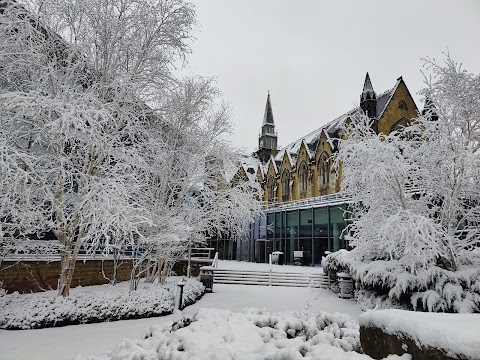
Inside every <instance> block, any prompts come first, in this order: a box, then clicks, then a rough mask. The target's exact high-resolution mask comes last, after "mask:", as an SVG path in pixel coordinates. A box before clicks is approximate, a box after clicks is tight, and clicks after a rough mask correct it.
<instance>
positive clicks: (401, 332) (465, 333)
mask: <svg viewBox="0 0 480 360" xmlns="http://www.w3.org/2000/svg"><path fill="white" fill-rule="evenodd" d="M358 322H359V324H360V342H361V344H362V348H363V351H364V353H365V354H367V355H369V356H371V357H372V358H374V359H383V358H386V357H387V356H388V355H390V354H396V355H399V356H401V355H402V354H404V353H408V354H410V355H412V359H413V360H453V359H463V360H466V359H469V360H478V359H480V337H479V334H480V314H469V313H465V314H454V313H427V312H415V311H406V310H397V309H385V310H370V311H366V312H364V313H363V314H362V315H360V317H359V319H358Z"/></svg>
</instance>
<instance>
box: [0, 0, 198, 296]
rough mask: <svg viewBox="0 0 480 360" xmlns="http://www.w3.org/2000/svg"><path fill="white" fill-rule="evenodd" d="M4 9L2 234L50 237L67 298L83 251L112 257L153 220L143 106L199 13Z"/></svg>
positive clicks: (148, 8) (137, 4) (102, 4)
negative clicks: (146, 196)
mask: <svg viewBox="0 0 480 360" xmlns="http://www.w3.org/2000/svg"><path fill="white" fill-rule="evenodd" d="M2 5H4V8H3V11H2V13H1V14H0V68H1V69H2V71H1V75H0V76H1V85H2V86H1V88H0V119H1V123H0V149H1V150H0V151H1V158H0V162H1V172H0V190H1V192H0V196H1V199H0V209H1V211H0V221H1V234H0V236H1V238H2V239H3V238H5V237H12V236H15V237H18V236H21V235H30V234H38V235H41V234H43V233H46V232H47V231H52V232H53V233H54V234H55V236H56V238H57V239H58V240H59V241H60V242H61V243H62V245H63V251H62V272H61V277H60V281H59V294H61V295H68V292H69V288H70V284H71V280H72V274H73V271H74V268H75V261H76V257H77V255H78V252H79V250H80V248H81V246H83V245H87V248H88V249H94V248H99V247H101V248H102V249H104V250H105V251H108V250H109V247H110V245H112V243H114V244H116V246H117V243H118V242H119V241H120V242H129V241H133V240H135V241H137V240H138V239H139V238H141V237H142V232H141V231H139V228H140V227H141V226H145V225H146V224H152V223H153V222H152V219H151V216H150V214H149V209H148V207H147V206H145V204H143V203H142V202H141V201H140V200H141V197H140V194H141V191H143V189H144V182H143V178H142V173H141V172H139V171H138V167H139V166H140V165H141V164H142V162H143V161H144V160H143V157H142V153H141V149H142V147H141V146H140V144H141V143H142V140H143V138H144V135H143V134H145V132H146V131H148V129H147V127H146V126H145V125H146V123H147V121H148V117H149V116H151V113H152V111H150V109H149V108H147V106H146V105H145V103H146V101H147V100H148V101H151V102H152V103H153V100H154V99H152V97H153V96H154V95H155V96H160V95H161V94H163V93H164V92H165V89H166V88H168V86H167V84H169V83H171V81H172V78H173V76H172V75H171V71H170V67H171V66H172V63H173V61H175V60H177V59H178V57H183V56H184V55H185V53H186V52H188V44H187V43H188V40H189V38H190V30H191V28H192V26H193V24H194V13H193V10H192V8H191V6H190V5H187V4H184V3H183V2H181V1H167V0H165V1H156V2H146V1H131V2H130V1H129V2H125V1H114V0H111V1H110V0H100V1H97V0H95V1H73V2H72V1H41V2H39V3H38V7H35V4H33V5H32V6H31V7H30V11H27V10H26V9H25V8H24V7H23V6H21V5H19V4H18V3H16V2H13V1H12V2H7V3H6V4H2ZM30 5H31V4H30Z"/></svg>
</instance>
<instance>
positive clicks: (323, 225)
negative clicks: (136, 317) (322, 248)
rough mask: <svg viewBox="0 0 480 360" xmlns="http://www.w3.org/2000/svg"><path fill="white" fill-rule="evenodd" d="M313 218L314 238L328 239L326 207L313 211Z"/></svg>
mask: <svg viewBox="0 0 480 360" xmlns="http://www.w3.org/2000/svg"><path fill="white" fill-rule="evenodd" d="M314 217H315V219H314V228H313V234H314V236H315V237H328V207H323V208H318V209H314Z"/></svg>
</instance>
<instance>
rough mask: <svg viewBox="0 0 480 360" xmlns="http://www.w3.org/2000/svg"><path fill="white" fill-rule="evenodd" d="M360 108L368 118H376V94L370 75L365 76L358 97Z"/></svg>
mask: <svg viewBox="0 0 480 360" xmlns="http://www.w3.org/2000/svg"><path fill="white" fill-rule="evenodd" d="M360 107H361V108H362V110H363V112H364V113H365V114H367V115H368V116H369V117H370V118H374V117H376V116H377V94H376V93H375V90H373V85H372V81H371V80H370V75H368V72H367V75H366V76H365V82H364V83H363V90H362V94H361V95H360Z"/></svg>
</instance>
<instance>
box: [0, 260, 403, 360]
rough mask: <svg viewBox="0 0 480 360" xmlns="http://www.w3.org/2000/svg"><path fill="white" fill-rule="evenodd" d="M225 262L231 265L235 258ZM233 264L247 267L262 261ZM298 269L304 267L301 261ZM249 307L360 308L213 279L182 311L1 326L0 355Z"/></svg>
mask: <svg viewBox="0 0 480 360" xmlns="http://www.w3.org/2000/svg"><path fill="white" fill-rule="evenodd" d="M222 263H223V264H224V265H225V262H223V261H220V266H222ZM228 263H230V265H232V264H233V263H237V262H228ZM237 264H240V265H245V266H246V267H247V268H255V266H257V265H265V264H251V263H237ZM267 266H268V264H267ZM284 268H287V266H284ZM298 269H304V270H305V268H301V267H298ZM310 269H314V270H316V269H317V268H309V270H310ZM319 270H321V269H319ZM91 288H92V291H101V289H98V287H91ZM83 289H85V288H83ZM75 291H76V289H72V292H75ZM248 307H256V308H262V309H265V310H266V311H267V312H270V313H275V312H285V311H292V310H305V311H307V310H308V311H325V312H331V313H334V312H339V313H345V314H348V315H349V316H351V317H352V319H354V320H356V319H358V317H359V316H360V314H361V312H362V311H361V310H360V308H359V307H358V305H357V304H356V303H355V302H354V301H352V300H346V299H339V298H338V296H337V294H334V293H333V292H331V291H330V290H326V289H309V288H290V287H268V286H249V285H227V284H214V287H213V293H211V294H205V295H204V296H203V297H202V298H201V299H200V300H199V301H198V302H197V303H195V304H193V305H191V306H188V307H187V308H185V309H184V310H183V311H182V312H176V313H174V314H171V315H167V316H163V317H152V318H147V319H132V320H121V321H115V322H104V323H98V324H82V325H74V326H65V327H61V328H47V329H36V330H21V331H12V330H0V354H1V355H0V359H1V360H17V359H22V360H29V359H35V360H43V359H45V360H68V359H73V358H74V357H75V356H76V355H77V354H84V355H86V356H93V355H99V354H102V353H105V352H107V351H112V350H113V349H114V347H115V346H116V345H117V344H119V343H120V342H121V341H122V339H124V338H129V339H139V338H141V337H143V334H144V332H145V331H147V330H148V328H149V327H150V326H153V325H161V324H164V323H166V322H173V321H177V320H179V319H181V318H182V316H183V315H186V316H192V315H193V314H194V313H195V312H196V311H197V310H199V309H201V308H210V309H212V308H216V309H222V310H229V311H234V312H241V311H243V309H244V308H248ZM129 341H130V340H129ZM332 351H334V350H332ZM340 359H341V358H340ZM402 359H403V360H406V359H407V358H402Z"/></svg>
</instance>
